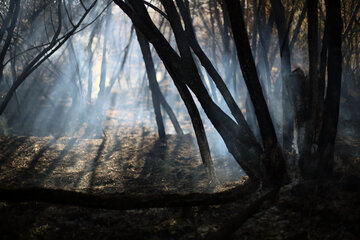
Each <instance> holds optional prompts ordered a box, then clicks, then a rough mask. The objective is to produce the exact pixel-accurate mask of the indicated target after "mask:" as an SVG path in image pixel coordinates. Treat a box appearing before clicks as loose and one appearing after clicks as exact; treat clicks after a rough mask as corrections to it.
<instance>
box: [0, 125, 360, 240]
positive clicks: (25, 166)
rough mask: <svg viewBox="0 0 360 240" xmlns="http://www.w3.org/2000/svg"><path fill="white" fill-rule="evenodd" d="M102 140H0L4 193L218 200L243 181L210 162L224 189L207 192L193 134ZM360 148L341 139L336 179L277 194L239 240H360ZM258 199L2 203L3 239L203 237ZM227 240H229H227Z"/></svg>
mask: <svg viewBox="0 0 360 240" xmlns="http://www.w3.org/2000/svg"><path fill="white" fill-rule="evenodd" d="M121 133H122V134H121V135H120V136H119V135H115V136H107V138H103V139H81V138H65V137H62V138H55V137H21V136H17V137H15V136H0V187H1V188H7V189H9V188H19V187H22V188H32V187H43V188H48V189H64V190H73V191H79V192H84V193H90V194H98V195H101V194H108V193H124V194H132V195H139V197H141V196H144V194H150V195H155V196H156V195H157V194H159V195H160V194H163V193H164V192H166V193H193V192H197V193H209V192H222V191H225V190H229V189H232V188H234V187H238V186H241V185H242V184H243V183H244V182H245V180H246V177H244V176H243V174H242V172H241V170H240V169H239V168H238V166H237V165H236V163H235V162H234V161H233V160H230V157H229V156H214V161H215V166H216V169H217V174H218V176H219V180H220V184H219V185H218V186H216V187H215V188H212V187H209V184H208V179H207V177H206V174H205V170H204V168H203V166H202V164H201V160H200V156H199V153H198V151H197V149H196V144H195V142H194V140H193V138H192V137H191V136H190V135H185V136H181V137H179V136H170V135H169V136H168V141H167V144H166V145H165V144H163V143H161V142H159V141H157V139H156V136H155V134H154V133H153V131H150V130H148V129H146V128H137V129H135V128H132V129H122V131H121ZM359 149H360V141H359V140H357V139H356V138H355V137H354V136H351V135H347V136H346V137H344V136H340V137H339V139H338V144H337V155H336V160H337V172H338V173H339V176H340V177H339V178H340V180H337V181H327V182H304V183H301V184H299V185H296V184H294V183H293V184H291V185H289V186H286V187H284V188H282V189H281V191H280V193H279V195H278V196H277V201H276V202H275V203H273V202H272V203H271V201H270V200H269V201H267V202H265V203H264V204H263V205H262V206H261V208H260V209H258V210H257V211H256V212H257V213H256V214H254V215H252V217H250V218H249V219H247V221H246V222H245V223H244V224H243V225H242V226H241V227H240V228H239V229H238V230H237V231H236V232H235V233H234V234H233V235H232V238H233V239H269V240H270V239H354V240H355V239H360V193H359V189H358V186H359V185H357V184H352V183H353V182H354V183H356V182H358V181H359V176H360V174H359V172H360V171H359V169H360V167H359V165H360V150H359ZM259 195H261V193H259V192H257V193H255V194H252V195H249V196H247V197H239V199H238V200H236V201H232V202H230V203H224V204H220V205H210V206H197V207H173V208H149V209H134V210H105V209H92V208H86V207H79V206H69V205H61V204H50V203H43V202H21V203H15V202H0V239H200V238H203V237H205V236H208V234H209V233H212V232H214V231H218V230H219V229H222V227H224V226H225V225H226V223H227V222H231V219H232V218H234V217H236V216H237V215H238V214H241V213H242V212H243V211H244V210H245V209H247V207H248V205H249V204H250V203H251V202H253V201H254V199H256V198H257V197H258V196H259ZM227 238H229V237H228V236H227V237H226V238H224V239H227Z"/></svg>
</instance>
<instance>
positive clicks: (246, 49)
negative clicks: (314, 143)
mask: <svg viewBox="0 0 360 240" xmlns="http://www.w3.org/2000/svg"><path fill="white" fill-rule="evenodd" d="M225 2H226V5H227V9H228V12H229V18H230V23H231V27H232V32H233V35H234V40H235V44H236V49H237V52H238V58H239V62H240V66H241V70H242V72H243V76H244V80H245V83H246V86H247V88H248V91H249V95H250V98H251V101H252V103H253V105H254V110H255V114H256V117H257V120H258V124H259V128H260V133H261V137H262V141H263V146H264V151H265V157H264V158H263V160H262V164H263V167H264V175H265V178H266V180H267V181H268V182H269V183H271V184H273V185H278V184H283V183H284V182H286V181H287V180H288V176H287V172H286V163H285V159H284V157H283V155H282V150H281V147H280V145H279V143H278V141H277V137H276V133H275V128H274V125H273V123H272V120H271V117H270V113H269V109H268V107H267V104H266V101H265V98H264V95H263V92H262V88H261V85H260V81H259V78H258V75H257V72H256V66H255V62H254V59H253V56H252V53H251V48H250V43H249V38H248V36H247V32H246V27H245V22H244V17H243V14H242V9H241V6H240V3H239V2H238V1H231V0H226V1H225Z"/></svg>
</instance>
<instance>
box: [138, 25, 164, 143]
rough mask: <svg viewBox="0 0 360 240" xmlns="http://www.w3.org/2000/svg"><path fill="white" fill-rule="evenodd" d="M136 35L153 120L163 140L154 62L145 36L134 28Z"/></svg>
mask: <svg viewBox="0 0 360 240" xmlns="http://www.w3.org/2000/svg"><path fill="white" fill-rule="evenodd" d="M136 35H137V38H138V41H139V45H140V49H141V52H142V55H143V58H144V62H145V68H146V73H147V76H148V80H149V86H150V91H151V96H152V102H153V106H154V112H155V120H156V124H157V127H158V133H159V137H160V139H161V140H163V141H164V140H166V133H165V127H164V122H163V118H162V115H161V109H160V96H159V92H160V89H157V88H156V87H158V85H157V84H156V83H157V80H156V72H155V68H154V62H153V59H152V56H151V50H150V44H149V42H148V41H147V40H146V38H145V37H144V36H143V35H142V33H141V32H139V31H138V30H136Z"/></svg>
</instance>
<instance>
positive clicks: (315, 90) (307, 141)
mask: <svg viewBox="0 0 360 240" xmlns="http://www.w3.org/2000/svg"><path fill="white" fill-rule="evenodd" d="M306 4H307V14H308V46H309V47H308V53H309V80H310V86H311V87H309V86H306V87H305V89H311V90H310V91H311V93H310V96H311V98H310V101H308V100H305V103H309V102H311V104H310V106H309V108H308V109H309V111H310V112H309V113H305V114H306V117H305V123H304V124H305V137H304V142H301V143H298V145H300V144H301V145H302V147H301V150H302V151H301V152H300V160H299V166H300V168H301V170H302V171H303V173H305V172H306V167H307V166H308V165H309V161H310V154H311V146H312V144H315V142H314V139H315V138H316V132H317V129H316V127H317V122H318V121H319V120H318V116H319V94H320V81H319V77H318V1H317V0H307V2H306ZM306 96H307V94H306V95H305V96H304V97H306Z"/></svg>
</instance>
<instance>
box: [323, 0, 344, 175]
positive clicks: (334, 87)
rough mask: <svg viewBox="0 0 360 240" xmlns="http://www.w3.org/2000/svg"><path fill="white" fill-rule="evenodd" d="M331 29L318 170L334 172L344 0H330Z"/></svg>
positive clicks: (327, 1)
mask: <svg viewBox="0 0 360 240" xmlns="http://www.w3.org/2000/svg"><path fill="white" fill-rule="evenodd" d="M325 5H326V24H327V29H328V86H327V91H326V98H325V105H324V116H323V127H322V129H321V132H320V141H319V149H318V154H319V159H318V166H317V167H318V169H317V170H318V174H320V175H331V174H332V171H333V167H334V146H335V138H336V133H337V123H338V119H339V107H340V93H341V75H342V51H341V32H342V19H341V8H340V0H326V1H325Z"/></svg>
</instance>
